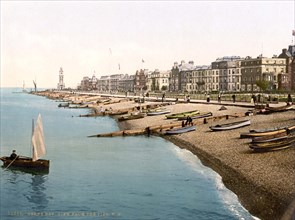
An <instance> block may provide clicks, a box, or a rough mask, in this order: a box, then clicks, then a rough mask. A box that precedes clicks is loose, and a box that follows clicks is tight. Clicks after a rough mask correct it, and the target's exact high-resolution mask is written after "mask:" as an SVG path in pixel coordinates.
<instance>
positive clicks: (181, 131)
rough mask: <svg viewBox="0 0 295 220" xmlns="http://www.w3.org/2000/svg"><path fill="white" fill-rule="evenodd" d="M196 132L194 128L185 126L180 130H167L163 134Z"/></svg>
mask: <svg viewBox="0 0 295 220" xmlns="http://www.w3.org/2000/svg"><path fill="white" fill-rule="evenodd" d="M195 130H196V126H195V125H193V126H185V127H181V128H174V129H169V130H167V131H166V132H165V134H182V133H186V132H190V131H195Z"/></svg>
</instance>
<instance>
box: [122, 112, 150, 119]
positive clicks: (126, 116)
mask: <svg viewBox="0 0 295 220" xmlns="http://www.w3.org/2000/svg"><path fill="white" fill-rule="evenodd" d="M144 117H145V114H143V113H135V114H132V113H131V114H130V115H123V116H121V117H119V118H118V121H126V120H133V119H139V118H144Z"/></svg>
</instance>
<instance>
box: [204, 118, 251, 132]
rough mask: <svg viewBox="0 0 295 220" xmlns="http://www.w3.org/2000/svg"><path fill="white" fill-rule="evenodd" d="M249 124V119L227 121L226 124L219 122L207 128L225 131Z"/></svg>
mask: <svg viewBox="0 0 295 220" xmlns="http://www.w3.org/2000/svg"><path fill="white" fill-rule="evenodd" d="M250 124H251V122H250V120H243V121H237V122H232V123H227V124H219V125H215V126H210V127H209V128H210V129H211V130H212V131H226V130H232V129H237V128H241V127H245V126H248V125H250Z"/></svg>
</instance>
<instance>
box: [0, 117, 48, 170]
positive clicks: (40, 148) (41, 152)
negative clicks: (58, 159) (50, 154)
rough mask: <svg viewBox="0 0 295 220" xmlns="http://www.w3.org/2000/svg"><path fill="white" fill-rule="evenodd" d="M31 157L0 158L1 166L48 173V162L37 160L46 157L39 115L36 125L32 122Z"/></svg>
mask: <svg viewBox="0 0 295 220" xmlns="http://www.w3.org/2000/svg"><path fill="white" fill-rule="evenodd" d="M32 148H33V149H32V154H33V155H32V157H26V156H17V157H16V158H15V159H12V158H10V157H1V158H0V159H1V160H2V161H3V166H4V167H5V168H9V167H11V168H23V169H26V170H33V171H42V172H43V171H45V172H48V171H49V162H50V161H49V160H44V159H39V158H41V157H44V156H45V155H46V148H45V142H44V133H43V124H42V118H41V115H40V114H39V115H38V118H37V121H36V124H35V126H34V121H33V134H32Z"/></svg>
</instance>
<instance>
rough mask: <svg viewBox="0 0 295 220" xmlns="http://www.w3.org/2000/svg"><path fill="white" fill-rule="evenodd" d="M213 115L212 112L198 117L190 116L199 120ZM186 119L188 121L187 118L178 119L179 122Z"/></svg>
mask: <svg viewBox="0 0 295 220" xmlns="http://www.w3.org/2000/svg"><path fill="white" fill-rule="evenodd" d="M212 115H213V114H212V112H207V113H202V114H197V115H194V116H190V117H191V119H198V118H206V117H210V116H212ZM186 119H187V117H179V118H178V120H179V121H184V120H186Z"/></svg>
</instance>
